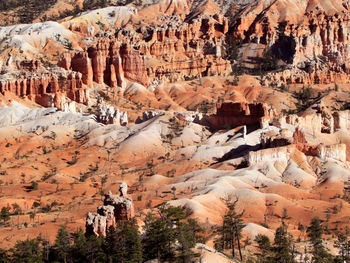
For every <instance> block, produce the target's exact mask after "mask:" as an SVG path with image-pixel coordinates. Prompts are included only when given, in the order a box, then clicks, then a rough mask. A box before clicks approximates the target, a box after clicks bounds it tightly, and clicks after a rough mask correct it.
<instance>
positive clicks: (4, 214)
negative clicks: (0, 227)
mask: <svg viewBox="0 0 350 263" xmlns="http://www.w3.org/2000/svg"><path fill="white" fill-rule="evenodd" d="M9 210H10V209H9V208H8V207H3V208H1V212H0V219H1V220H2V221H4V223H6V222H7V221H9V220H10V215H11V214H10V211H9Z"/></svg>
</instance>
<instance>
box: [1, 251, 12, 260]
mask: <svg viewBox="0 0 350 263" xmlns="http://www.w3.org/2000/svg"><path fill="white" fill-rule="evenodd" d="M9 262H10V258H9V255H8V252H7V251H6V250H4V249H0V263H9Z"/></svg>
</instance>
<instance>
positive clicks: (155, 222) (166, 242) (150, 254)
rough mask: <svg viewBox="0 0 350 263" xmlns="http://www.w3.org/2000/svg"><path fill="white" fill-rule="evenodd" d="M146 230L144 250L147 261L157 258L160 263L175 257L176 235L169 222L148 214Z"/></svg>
mask: <svg viewBox="0 0 350 263" xmlns="http://www.w3.org/2000/svg"><path fill="white" fill-rule="evenodd" d="M144 230H145V237H144V239H143V250H144V255H145V258H146V259H154V258H157V259H158V260H159V261H160V260H162V259H167V258H173V257H174V253H175V251H174V248H173V247H172V243H174V242H175V235H174V233H173V230H172V226H171V225H169V223H168V221H167V220H163V219H162V218H155V217H154V216H152V215H151V214H148V215H147V217H146V220H145V226H144Z"/></svg>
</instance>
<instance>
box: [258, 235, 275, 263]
mask: <svg viewBox="0 0 350 263" xmlns="http://www.w3.org/2000/svg"><path fill="white" fill-rule="evenodd" d="M254 241H255V242H256V243H257V244H258V249H259V253H256V254H255V255H256V256H257V259H258V261H257V262H258V263H270V262H272V256H271V253H272V246H271V242H270V239H269V238H268V237H267V236H265V235H262V234H258V235H257V236H256V237H255V239H254Z"/></svg>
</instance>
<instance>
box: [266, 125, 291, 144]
mask: <svg viewBox="0 0 350 263" xmlns="http://www.w3.org/2000/svg"><path fill="white" fill-rule="evenodd" d="M260 142H261V147H262V148H275V147H281V146H287V145H290V144H292V143H293V137H292V134H291V133H290V131H289V130H287V129H282V130H280V133H279V134H277V133H276V132H275V131H273V130H271V131H267V132H263V133H262V134H261V138H260Z"/></svg>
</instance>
